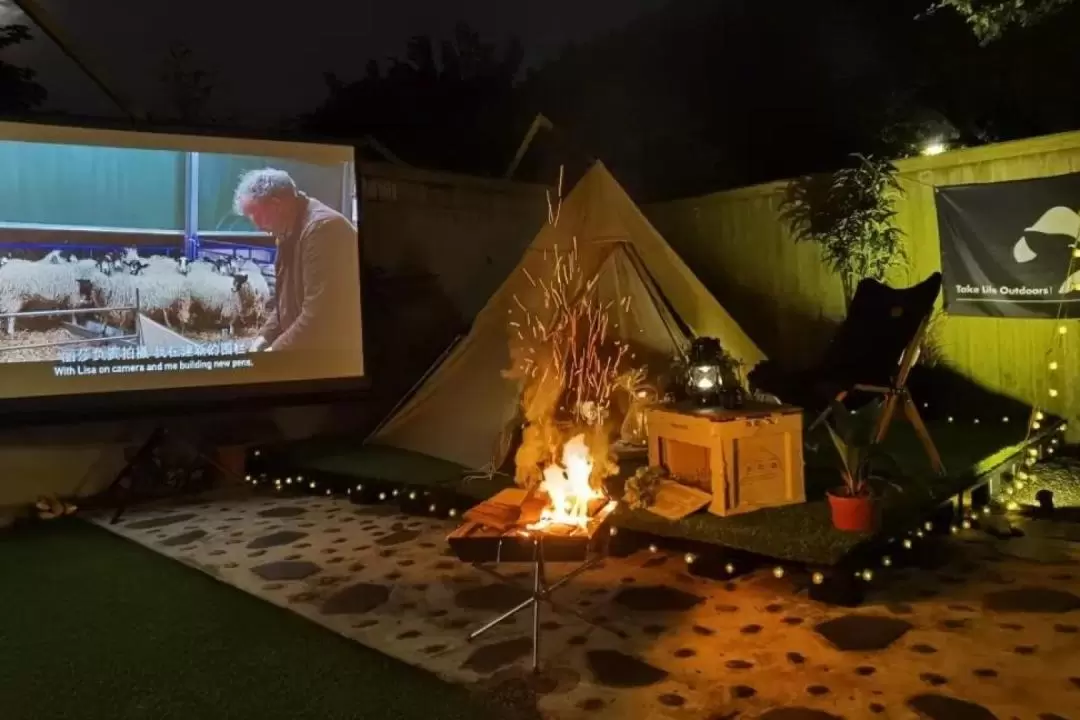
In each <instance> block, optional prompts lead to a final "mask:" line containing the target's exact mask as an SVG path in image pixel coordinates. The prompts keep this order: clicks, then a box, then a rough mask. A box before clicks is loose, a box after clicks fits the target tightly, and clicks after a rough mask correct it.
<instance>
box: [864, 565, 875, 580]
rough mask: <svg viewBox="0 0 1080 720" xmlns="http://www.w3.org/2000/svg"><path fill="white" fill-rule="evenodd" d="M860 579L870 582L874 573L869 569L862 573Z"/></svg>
mask: <svg viewBox="0 0 1080 720" xmlns="http://www.w3.org/2000/svg"><path fill="white" fill-rule="evenodd" d="M862 579H863V580H864V581H866V582H870V581H871V580H873V579H874V571H873V570H871V569H870V568H867V569H866V570H863V571H862Z"/></svg>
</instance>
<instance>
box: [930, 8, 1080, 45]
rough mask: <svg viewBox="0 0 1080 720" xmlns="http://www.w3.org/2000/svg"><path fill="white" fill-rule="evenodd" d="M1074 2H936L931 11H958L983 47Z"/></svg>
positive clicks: (1040, 20)
mask: <svg viewBox="0 0 1080 720" xmlns="http://www.w3.org/2000/svg"><path fill="white" fill-rule="evenodd" d="M1071 2H1072V0H935V2H934V4H933V5H931V6H930V12H936V11H937V10H941V9H944V8H949V9H951V10H954V11H956V12H957V13H958V14H959V15H960V17H962V18H963V19H964V22H966V23H967V24H968V26H969V27H970V28H971V31H972V32H973V33H974V34H975V37H976V38H978V40H979V42H980V43H981V44H983V45H986V44H988V43H991V42H993V41H995V40H998V39H1000V38H1001V36H1002V35H1004V34H1005V33H1006V32H1008V31H1009V30H1010V29H1012V28H1014V27H1019V28H1023V27H1030V26H1032V25H1034V24H1036V23H1039V22H1042V21H1043V20H1045V19H1046V18H1048V17H1050V16H1051V15H1054V14H1056V13H1058V12H1060V11H1061V10H1063V9H1064V8H1065V6H1066V5H1069V4H1070V3H1071Z"/></svg>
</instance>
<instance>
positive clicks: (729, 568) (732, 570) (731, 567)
mask: <svg viewBox="0 0 1080 720" xmlns="http://www.w3.org/2000/svg"><path fill="white" fill-rule="evenodd" d="M724 572H726V573H727V574H728V575H734V574H735V564H734V563H728V564H727V565H725V566H724Z"/></svg>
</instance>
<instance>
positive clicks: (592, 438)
mask: <svg viewBox="0 0 1080 720" xmlns="http://www.w3.org/2000/svg"><path fill="white" fill-rule="evenodd" d="M561 190H562V171H561V169H560V173H559V194H560V197H559V199H558V200H557V202H556V203H554V204H553V203H552V202H551V199H550V198H549V199H548V221H549V223H551V225H552V226H555V225H556V223H558V220H559V214H560V211H561V208H562V198H561ZM543 262H544V264H545V266H544V272H542V273H540V272H536V271H533V272H530V271H529V270H523V272H524V274H525V277H526V279H527V280H528V282H529V287H531V288H535V289H537V290H538V291H539V292H538V293H537V294H536V295H537V297H534V298H533V303H531V304H530V303H528V302H525V301H523V300H522V299H521V298H519V297H518V296H516V295H515V296H514V298H513V299H514V307H513V308H511V310H510V316H511V317H510V319H509V330H510V339H511V357H512V362H513V365H512V367H511V368H510V370H508V371H507V373H506V374H507V375H508V376H509V377H512V378H516V379H518V380H520V381H521V382H522V385H523V388H522V410H523V414H524V421H525V425H524V429H523V434H522V443H521V446H520V447H519V449H518V452H517V455H516V456H515V461H516V465H517V474H516V479H517V482H518V484H519V485H521V486H523V487H526V488H529V489H534V488H536V487H537V486H539V485H540V483H541V482H543V481H544V479H545V472H546V471H545V467H547V468H548V469H550V466H552V465H554V466H556V467H558V465H557V461H558V460H561V459H562V457H561V453H560V448H563V445H564V443H565V442H566V440H567V439H568V438H570V437H571V436H575V437H576V435H577V434H582V435H583V436H584V437H586V438H588V446H589V449H590V451H591V453H592V457H593V458H594V459H596V458H599V460H596V461H595V462H593V463H592V464H591V465H590V467H591V468H595V472H592V476H593V477H592V479H593V481H596V480H597V478H602V477H606V476H607V475H608V474H610V473H611V471H612V467H613V464H612V463H611V461H610V459H609V457H608V453H609V445H610V440H609V437H608V436H609V434H610V433H609V428H607V427H606V426H607V424H608V423H607V421H608V419H609V415H610V410H611V403H612V400H613V395H614V394H615V392H616V391H617V390H619V389H620V388H621V387H622V385H620V378H621V377H622V376H623V375H624V374H625V373H626V371H627V370H626V368H625V367H624V365H625V363H626V361H627V360H628V359H629V358H632V357H633V356H632V355H630V353H629V347H628V346H627V345H626V344H625V343H623V342H621V341H620V340H617V339H612V338H611V333H610V332H609V331H610V330H611V329H612V328H611V322H610V317H609V311H610V309H611V307H612V305H613V304H614V303H612V302H603V301H602V299H601V298H600V297H599V292H598V287H599V284H598V280H599V278H598V275H596V274H593V275H592V276H590V277H586V276H585V274H584V272H585V271H584V268H583V264H582V262H581V256H580V254H579V248H578V242H577V238H576V237H574V238H572V240H571V243H570V249H569V250H568V251H567V250H560V249H559V247H558V246H555V247H554V248H553V249H552V251H551V252H550V253H548V252H545V253H544V254H543ZM618 302H619V305H620V306H621V307H622V308H624V309H625V308H628V307H629V302H630V301H629V298H622V299H620V300H619V301H618ZM531 305H539V307H533V306H531ZM640 374H641V376H644V370H641V371H640ZM548 474H549V475H550V473H548ZM552 477H554V476H553V475H552ZM549 495H550V493H549Z"/></svg>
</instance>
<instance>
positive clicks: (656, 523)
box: [292, 408, 1026, 565]
mask: <svg viewBox="0 0 1080 720" xmlns="http://www.w3.org/2000/svg"><path fill="white" fill-rule="evenodd" d="M865 412H867V413H871V414H872V413H873V408H868V409H866V411H865ZM984 415H985V419H984V420H983V422H981V423H976V422H975V421H974V419H972V418H967V419H965V420H955V421H953V422H949V421H948V420H947V419H938V420H935V421H931V422H928V424H929V429H930V433H931V435H932V436H933V438H934V441H935V444H936V445H937V448H938V451H939V452H940V453H941V456H942V460H943V462H944V464H945V467H946V470H947V473H948V474H947V477H944V478H939V477H937V476H936V475H935V474H934V473H933V472H932V470H931V467H930V462H929V459H928V458H927V456H926V452H925V451H924V450H923V447H922V445H921V443H920V442H919V439H918V436H916V434H915V432H914V430H913V429H912V427H911V426H910V425H909V424H908V423H907V422H905V421H904V420H903V419H900V418H897V419H896V421H895V422H894V423H893V425H892V428H891V430H890V432H889V436H888V437H887V439H886V441H885V444H884V449H885V451H886V453H887V454H888V456H889V458H890V459H891V463H889V464H890V465H891V467H890V468H886V469H888V470H890V471H891V472H890V473H889V474H890V475H891V477H890V480H891V482H892V483H894V484H895V487H893V486H880V487H877V488H875V491H876V492H877V493H878V494H879V496H880V497H879V503H878V504H879V508H880V511H881V514H882V523H881V532H894V531H896V530H897V529H909V528H908V527H907V525H909V524H910V523H912V522H916V521H917V520H918V518H919V516H920V515H921V514H922V513H925V512H927V511H928V510H930V509H932V508H934V507H936V506H937V505H938V504H940V503H941V502H944V501H945V500H946V499H948V498H949V497H950V496H952V495H954V494H956V493H957V492H960V491H962V490H965V489H967V488H968V487H970V486H971V485H972V484H973V483H974V482H975V481H976V479H977V478H978V477H980V476H982V475H984V474H985V473H987V472H989V471H990V470H992V469H994V468H995V467H997V466H998V465H1000V464H1002V463H1004V462H1006V461H1007V460H1008V459H1009V458H1010V457H1012V456H1014V455H1015V454H1016V453H1017V452H1019V450H1020V443H1021V442H1022V440H1023V438H1024V432H1025V427H1026V426H1025V425H1024V423H1023V418H1022V417H1021V416H1020V415H1016V414H1015V413H1014V415H1015V416H1016V419H1014V420H1012V421H1010V422H1003V421H1002V416H1001V414H1000V413H999V414H996V415H995V414H993V413H989V412H987V413H984ZM809 439H810V440H811V445H814V446H816V448H817V451H816V452H807V453H806V454H805V457H804V460H805V465H806V494H807V500H808V502H806V503H802V504H799V505H789V506H786V507H777V508H768V509H764V510H758V511H756V512H753V513H747V514H743V515H735V516H731V517H727V518H721V517H717V516H715V515H711V514H709V513H707V512H700V513H696V514H694V515H691V516H690V517H687V518H684V519H683V520H679V521H677V522H671V521H669V520H665V519H663V518H661V517H659V516H657V515H654V514H653V513H650V512H649V511H647V510H637V511H632V510H629V509H628V508H625V507H620V508H619V510H618V511H617V513H616V514H615V515H614V517H613V522H614V523H615V524H616V525H618V526H619V527H622V528H626V529H630V530H637V531H640V532H645V533H649V534H652V535H657V536H661V537H669V538H676V539H684V540H689V541H694V542H705V543H713V544H717V545H723V546H726V547H730V548H735V549H739V550H745V551H747V552H752V553H756V554H760V555H764V556H767V557H772V558H776V559H778V560H787V561H791V562H802V563H810V564H820V565H833V564H835V563H837V562H839V561H841V560H842V559H843V558H844V556H845V555H847V554H848V553H849V552H851V551H852V550H854V549H855V548H856V547H857V546H858V545H859V544H861V543H863V542H864V541H866V540H868V539H870V538H871V537H872V535H871V534H868V533H849V532H841V531H839V530H836V529H835V528H834V527H833V525H832V519H831V515H830V511H829V507H828V504H827V501H826V500H825V492H826V491H827V490H828V489H830V488H831V487H834V486H836V485H838V484H840V475H839V471H838V467H839V464H838V456H837V453H836V450H835V448H834V447H833V446H832V441H831V440H830V439H829V437H828V434H827V432H826V431H825V430H824V429H823V428H819V429H818V430H817V431H816V434H815V435H813V436H812V437H810V438H809ZM302 447H303V452H299V453H297V454H296V455H294V456H293V457H292V462H295V463H296V465H295V466H294V467H293V469H294V470H295V471H319V472H326V473H331V474H334V475H336V476H338V477H352V478H357V479H358V480H364V479H367V480H376V481H378V480H382V481H385V482H391V483H405V484H411V485H418V486H425V485H426V486H441V487H443V488H446V489H449V490H454V491H456V492H458V493H461V494H462V495H465V496H466V497H470V498H475V499H477V500H482V499H485V498H488V497H491V496H492V495H494V494H495V493H496V492H497V491H498V490H500V489H502V488H503V487H508V486H510V485H512V483H513V480H512V478H509V477H506V476H503V475H496V476H494V477H468V476H467V471H466V469H465V468H462V467H461V466H459V465H456V464H454V463H450V462H447V461H445V460H440V459H437V458H433V457H429V456H426V455H422V454H420V453H414V452H409V451H406V450H400V449H397V448H392V447H386V446H379V445H368V446H362V447H353V446H351V445H350V446H345V445H343V444H342V443H341V442H340V441H337V442H324V443H307V444H305V445H303V446H302ZM346 447H348V449H345V448H346ZM624 471H625V469H624ZM629 472H632V469H630V470H629Z"/></svg>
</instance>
